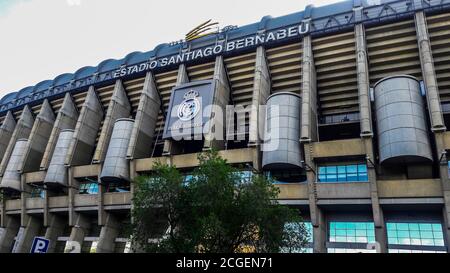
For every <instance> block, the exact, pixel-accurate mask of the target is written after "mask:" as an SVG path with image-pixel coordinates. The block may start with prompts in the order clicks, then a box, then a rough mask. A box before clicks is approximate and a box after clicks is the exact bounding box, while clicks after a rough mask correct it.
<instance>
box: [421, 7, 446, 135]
mask: <svg viewBox="0 0 450 273" xmlns="http://www.w3.org/2000/svg"><path fill="white" fill-rule="evenodd" d="M414 18H415V23H416V35H417V43H418V46H419V55H420V64H421V67H422V77H423V81H424V84H425V88H426V90H427V92H426V95H427V103H428V111H429V113H430V120H431V130H432V131H433V132H443V131H445V130H446V128H445V124H444V118H443V115H442V109H441V100H440V97H439V88H438V83H437V79H436V72H435V70H434V61H433V55H432V52H431V43H430V37H429V35H428V28H427V22H426V19H425V14H424V12H423V11H419V12H416V13H415V16H414Z"/></svg>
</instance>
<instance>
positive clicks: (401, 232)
mask: <svg viewBox="0 0 450 273" xmlns="http://www.w3.org/2000/svg"><path fill="white" fill-rule="evenodd" d="M397 234H398V237H399V238H409V231H405V230H399V231H398V232H397Z"/></svg>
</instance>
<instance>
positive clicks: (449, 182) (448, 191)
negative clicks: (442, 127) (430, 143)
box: [434, 133, 450, 252]
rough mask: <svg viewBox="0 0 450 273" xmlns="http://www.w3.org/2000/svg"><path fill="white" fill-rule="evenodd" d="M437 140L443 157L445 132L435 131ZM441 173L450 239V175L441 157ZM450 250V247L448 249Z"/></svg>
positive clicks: (439, 155) (445, 214) (437, 150)
mask: <svg viewBox="0 0 450 273" xmlns="http://www.w3.org/2000/svg"><path fill="white" fill-rule="evenodd" d="M434 137H435V142H436V153H437V155H438V157H441V155H442V154H443V153H446V150H445V148H444V147H445V139H444V134H443V133H435V135H434ZM439 174H440V178H441V185H442V192H443V196H444V206H443V208H442V214H443V216H444V217H443V219H444V223H443V226H444V230H445V237H446V241H447V242H449V240H450V177H449V175H448V164H447V160H445V157H444V159H441V161H440V162H439ZM447 251H448V252H450V248H448V249H447Z"/></svg>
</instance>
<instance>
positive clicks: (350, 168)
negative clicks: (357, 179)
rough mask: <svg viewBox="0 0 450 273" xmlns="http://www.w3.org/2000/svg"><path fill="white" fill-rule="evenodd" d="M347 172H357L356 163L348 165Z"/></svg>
mask: <svg viewBox="0 0 450 273" xmlns="http://www.w3.org/2000/svg"><path fill="white" fill-rule="evenodd" d="M347 173H358V166H357V165H348V166H347Z"/></svg>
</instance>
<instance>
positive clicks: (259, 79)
mask: <svg viewBox="0 0 450 273" xmlns="http://www.w3.org/2000/svg"><path fill="white" fill-rule="evenodd" d="M271 86H272V84H271V80H270V72H269V65H268V64H267V59H266V52H265V49H264V47H258V49H257V50H256V67H255V79H254V84H253V94H252V109H251V112H250V128H249V146H253V145H259V144H260V141H261V139H262V133H263V132H262V131H263V128H264V118H265V117H264V114H265V112H264V111H261V110H260V105H265V103H266V101H267V98H268V97H269V96H270V92H271Z"/></svg>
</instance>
